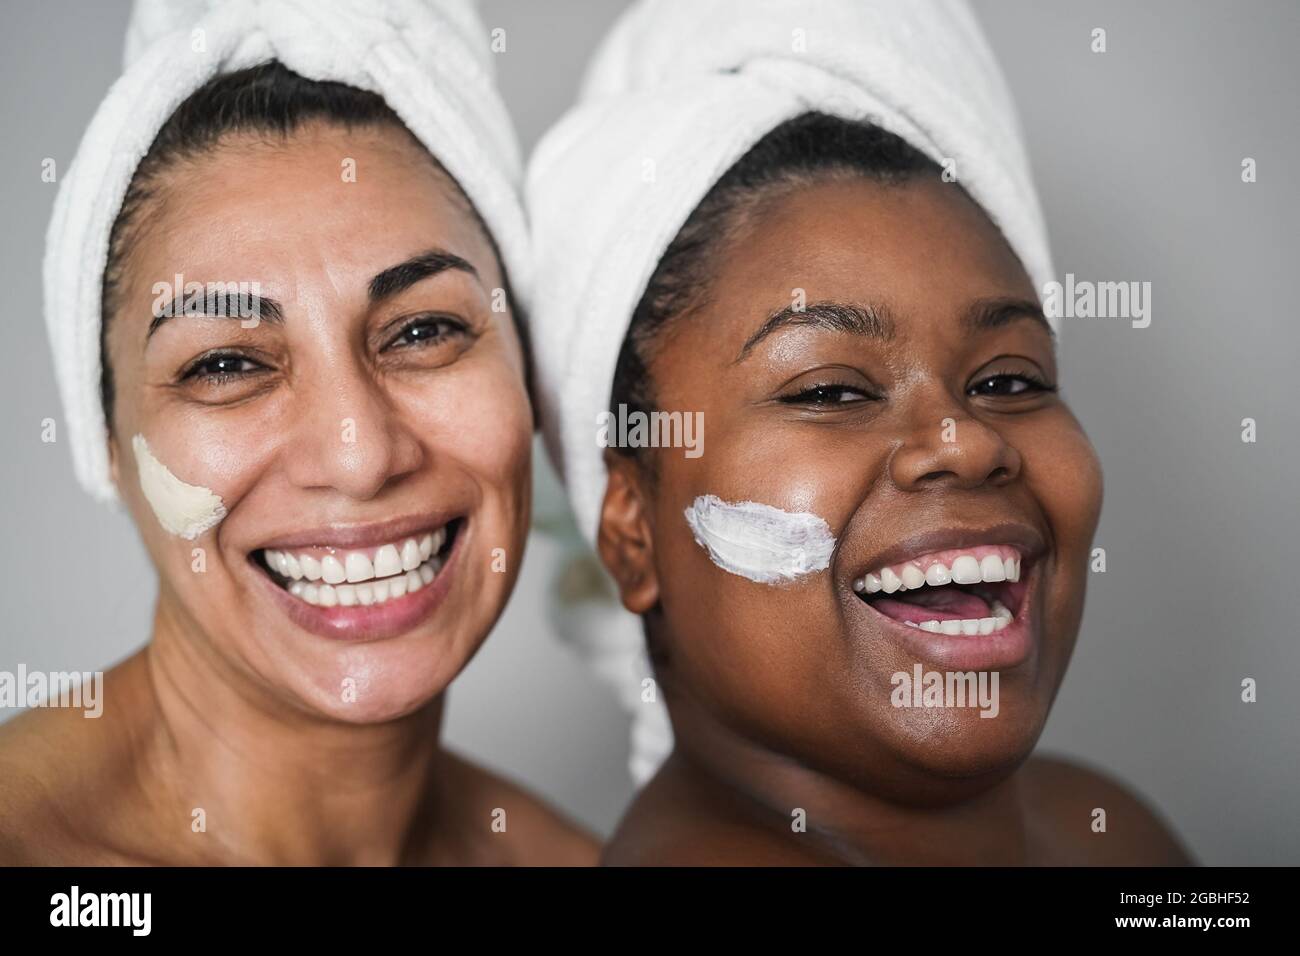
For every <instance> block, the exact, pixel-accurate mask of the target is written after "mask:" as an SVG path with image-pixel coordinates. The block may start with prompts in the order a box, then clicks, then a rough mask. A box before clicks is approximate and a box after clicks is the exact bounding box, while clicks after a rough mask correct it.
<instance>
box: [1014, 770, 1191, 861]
mask: <svg viewBox="0 0 1300 956" xmlns="http://www.w3.org/2000/svg"><path fill="white" fill-rule="evenodd" d="M1021 773H1022V775H1023V776H1022V784H1023V786H1024V788H1025V793H1026V795H1027V797H1028V799H1029V801H1030V807H1031V810H1032V811H1033V813H1034V815H1035V819H1036V822H1037V823H1038V825H1039V826H1040V828H1041V829H1042V831H1043V832H1044V833H1045V834H1047V835H1048V836H1047V839H1048V841H1049V843H1050V846H1051V849H1052V850H1053V852H1054V855H1055V854H1059V855H1061V856H1063V857H1065V859H1064V860H1063V861H1062V862H1069V863H1077V864H1083V865H1088V866H1192V865H1194V863H1195V861H1194V860H1193V859H1192V858H1191V856H1190V854H1189V853H1188V852H1187V850H1186V849H1185V848H1184V847H1183V846H1182V844H1181V843H1180V842H1179V840H1178V838H1177V836H1176V835H1175V834H1174V832H1173V830H1172V829H1171V828H1170V827H1169V825H1168V824H1167V823H1166V822H1165V821H1164V819H1163V818H1162V816H1161V815H1160V814H1159V813H1158V812H1157V811H1156V810H1155V809H1154V808H1152V807H1151V806H1150V805H1149V804H1148V803H1147V802H1146V801H1145V800H1144V799H1143V798H1142V797H1141V796H1140V795H1139V794H1138V793H1137V792H1136V791H1134V790H1132V789H1131V788H1129V787H1127V786H1126V785H1124V784H1123V783H1121V782H1120V781H1119V780H1118V779H1116V778H1115V777H1113V776H1110V775H1109V774H1107V773H1105V772H1104V771H1102V770H1100V769H1098V768H1096V767H1091V766H1088V765H1086V764H1084V763H1082V762H1080V761H1077V760H1073V759H1067V758H1065V757H1059V756H1048V755H1041V756H1040V755H1035V756H1033V757H1031V758H1030V759H1029V760H1028V761H1026V762H1025V765H1024V767H1023V768H1022V769H1021Z"/></svg>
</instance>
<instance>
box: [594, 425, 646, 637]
mask: <svg viewBox="0 0 1300 956" xmlns="http://www.w3.org/2000/svg"><path fill="white" fill-rule="evenodd" d="M605 467H606V470H607V471H608V472H609V481H608V483H607V484H606V486H605V500H604V502H603V503H602V504H601V508H600V529H599V530H598V531H597V533H596V549H597V550H598V551H599V552H600V559H601V561H602V562H603V563H604V565H605V569H606V570H607V571H609V573H610V575H612V576H613V578H614V580H615V581H616V582H617V583H618V590H619V596H620V597H621V598H622V601H623V606H624V607H625V608H627V609H628V610H629V611H631V612H633V613H634V614H644V613H646V612H647V611H649V610H650V609H651V608H653V607H654V606H655V604H656V603H657V602H658V600H659V578H658V576H657V575H656V574H655V565H654V535H653V532H652V531H651V526H650V521H649V520H648V516H647V509H646V501H645V497H644V494H643V484H642V483H643V480H644V479H643V477H642V475H641V474H640V470H641V466H640V464H638V463H637V462H636V461H635V460H634V459H633V458H630V457H628V456H626V455H621V454H619V453H617V452H615V451H612V450H609V449H607V450H606V451H605Z"/></svg>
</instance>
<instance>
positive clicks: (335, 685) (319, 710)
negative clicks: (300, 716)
mask: <svg viewBox="0 0 1300 956" xmlns="http://www.w3.org/2000/svg"><path fill="white" fill-rule="evenodd" d="M449 684H450V680H449V679H442V678H441V677H440V676H439V675H433V674H429V675H423V676H421V675H417V674H411V673H406V674H402V675H392V676H389V677H382V676H381V677H378V678H373V679H369V680H366V679H363V678H353V677H348V676H343V677H339V678H338V680H337V682H334V681H331V680H328V679H327V680H324V681H322V682H320V683H317V684H315V685H314V686H311V687H308V688H304V689H303V690H302V692H300V693H294V692H293V691H290V693H294V696H296V697H297V698H298V700H299V701H300V702H301V704H300V706H301V707H302V708H303V709H305V710H307V711H308V712H309V713H310V714H312V715H315V716H317V717H319V718H322V719H324V720H332V721H338V722H341V723H345V724H354V725H358V726H360V725H366V724H381V723H387V722H389V721H394V720H399V719H401V718H403V717H407V716H409V715H411V714H413V713H415V712H416V711H418V710H420V709H421V708H423V707H426V706H428V705H429V704H430V703H431V702H433V701H434V700H435V699H437V698H438V696H439V695H441V694H442V693H443V691H445V690H446V689H447V687H448V685H449Z"/></svg>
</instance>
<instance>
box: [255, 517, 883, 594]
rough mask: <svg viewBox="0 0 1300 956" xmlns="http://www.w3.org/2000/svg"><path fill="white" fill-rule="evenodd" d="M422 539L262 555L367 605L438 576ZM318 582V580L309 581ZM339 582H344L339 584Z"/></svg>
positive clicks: (314, 587)
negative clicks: (339, 551) (369, 550)
mask: <svg viewBox="0 0 1300 956" xmlns="http://www.w3.org/2000/svg"><path fill="white" fill-rule="evenodd" d="M424 537H425V540H424V541H423V542H421V541H417V540H416V539H415V538H407V539H406V540H405V541H404V542H402V544H401V547H400V548H399V547H398V545H397V544H395V543H394V544H386V545H383V546H382V547H380V548H379V550H377V551H376V552H375V557H374V560H373V562H372V561H371V559H370V557H369V556H368V555H367V554H366V553H364V552H359V551H352V552H349V553H348V554H347V555H345V556H343V560H340V559H339V558H338V557H335V556H334V555H332V554H327V555H325V556H324V557H322V558H319V559H317V558H314V557H312V556H311V555H306V554H303V555H296V556H295V555H290V554H288V553H287V552H283V551H274V550H267V551H266V552H265V558H266V563H267V565H268V566H269V567H271V568H272V569H273V570H276V571H279V572H280V573H281V574H282V575H283V576H284V577H286V578H290V579H291V580H290V581H288V582H287V584H286V590H288V591H289V593H290V594H292V595H294V596H295V597H298V598H301V599H302V600H303V601H305V602H307V603H308V604H316V605H319V606H321V607H355V606H357V605H362V606H370V605H375V604H383V603H384V602H386V601H390V600H393V599H394V598H400V597H404V596H405V595H407V594H413V593H414V592H416V591H418V590H420V588H422V587H424V586H425V585H427V584H430V583H432V582H433V579H434V578H435V577H437V576H438V571H439V570H440V568H441V565H442V562H441V561H440V560H439V559H438V558H437V557H435V556H434V555H435V553H436V552H437V551H438V549H439V548H440V547H441V543H440V542H444V541H445V540H446V534H445V532H441V531H440V532H438V533H436V534H428V535H425V536H424ZM421 548H424V549H426V550H427V551H428V552H429V555H430V556H429V558H428V559H426V560H423V561H421V560H420V551H421ZM410 561H414V565H413V566H412V567H410V568H407V567H405V565H406V564H407V563H408V562H410ZM282 568H283V570H281V569H282ZM303 578H306V579H307V580H303ZM317 581H319V582H320V583H319V584H316V583H311V582H317ZM344 581H347V582H348V583H346V584H344V583H343V582H344ZM877 583H878V579H877ZM861 584H862V582H859V585H861Z"/></svg>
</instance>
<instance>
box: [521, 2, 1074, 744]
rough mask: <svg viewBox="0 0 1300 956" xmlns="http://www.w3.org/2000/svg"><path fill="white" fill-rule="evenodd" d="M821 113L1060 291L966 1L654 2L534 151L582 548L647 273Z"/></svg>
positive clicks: (543, 257) (552, 426)
mask: <svg viewBox="0 0 1300 956" xmlns="http://www.w3.org/2000/svg"><path fill="white" fill-rule="evenodd" d="M810 111H817V112H822V113H829V114H832V115H835V116H841V117H844V118H848V119H854V120H865V121H869V122H871V123H874V124H875V125H877V126H880V127H882V128H884V129H886V130H888V131H890V132H892V133H895V134H897V135H898V136H901V137H902V138H903V139H905V140H906V141H907V142H909V143H911V144H912V145H913V146H915V147H916V148H918V149H919V150H921V151H922V152H923V153H925V154H926V155H928V156H929V157H931V158H932V159H934V160H935V161H937V162H939V163H941V164H942V163H944V162H946V161H949V160H950V161H952V162H953V164H954V166H953V169H954V172H955V175H956V178H957V179H958V180H959V181H960V182H961V183H962V185H963V186H964V187H965V189H966V191H967V192H968V193H969V194H970V195H971V196H972V198H974V199H975V201H976V202H978V203H979V204H980V205H981V207H982V208H983V209H984V210H985V211H986V212H987V214H988V215H989V217H990V218H991V219H992V220H993V222H995V223H996V224H997V225H998V227H999V228H1000V229H1001V231H1002V233H1003V235H1005V237H1006V238H1007V241H1008V243H1009V244H1010V246H1011V247H1012V249H1013V250H1014V251H1015V252H1016V254H1017V255H1018V256H1019V257H1020V260H1021V262H1022V263H1023V265H1024V266H1025V269H1026V271H1027V272H1028V274H1029V276H1030V278H1031V280H1032V281H1033V282H1034V285H1035V287H1037V288H1040V289H1041V288H1042V285H1043V283H1045V282H1047V281H1048V280H1049V279H1050V277H1051V272H1052V266H1051V259H1050V254H1049V250H1048V243H1047V235H1046V230H1045V227H1044V224H1043V219H1042V214H1041V212H1040V210H1039V205H1038V200H1037V197H1036V194H1035V192H1034V186H1033V182H1032V179H1031V177H1030V172H1029V164H1028V161H1027V158H1026V155H1025V151H1024V147H1023V145H1022V142H1021V136H1020V130H1019V127H1018V123H1017V121H1016V117H1015V112H1014V108H1013V105H1012V102H1011V98H1010V95H1009V94H1008V92H1007V89H1006V85H1005V83H1004V81H1003V79H1002V76H1001V74H1000V72H999V70H998V67H997V64H996V63H995V61H994V58H993V55H992V53H991V51H990V49H989V47H988V44H987V42H986V41H985V39H984V37H983V35H982V33H981V32H980V29H979V27H978V25H977V23H976V21H975V18H974V16H973V15H972V13H971V11H970V9H969V8H968V7H967V5H966V4H965V3H964V2H961V0H708V2H703V0H641V2H639V3H637V4H635V5H634V6H633V7H632V8H631V9H629V10H628V11H627V12H626V13H625V14H624V15H623V16H622V17H621V18H620V19H619V21H618V22H617V23H616V24H615V26H614V28H613V29H612V31H611V32H610V34H609V35H608V36H607V37H606V38H605V40H604V41H603V43H602V44H601V46H600V48H599V50H598V51H597V52H596V54H595V57H594V59H593V61H592V63H591V65H590V67H589V69H588V73H587V76H586V79H585V81H584V84H583V87H582V90H581V92H580V95H579V100H578V103H577V104H576V105H575V106H574V107H573V108H572V109H571V110H570V111H569V112H568V113H567V114H566V115H565V116H564V117H563V118H562V119H561V120H560V122H559V123H557V124H556V126H555V127H554V128H553V129H551V130H550V131H549V132H548V133H547V135H546V136H545V137H544V138H543V140H542V141H541V143H540V144H539V145H538V147H537V150H536V152H535V154H534V156H533V158H532V160H531V162H530V165H529V170H528V177H527V185H526V190H525V194H526V199H527V203H528V208H529V215H530V218H531V222H532V229H533V243H534V248H535V250H536V256H535V268H534V275H535V277H536V286H535V304H534V308H533V311H532V313H531V319H532V326H533V329H534V330H535V331H534V336H533V339H534V354H535V359H536V366H537V385H538V389H539V402H540V412H541V416H542V423H543V431H544V435H545V438H546V443H547V447H548V449H549V451H550V453H551V456H552V458H553V460H554V461H555V463H556V465H557V466H558V468H559V470H560V472H561V475H562V477H563V479H564V481H565V485H566V487H567V489H568V492H569V497H570V500H571V502H572V504H573V509H574V512H575V514H576V517H577V522H578V527H579V529H580V530H581V532H582V534H583V537H584V538H586V540H587V541H588V542H589V543H590V542H594V540H595V534H596V529H597V524H598V521H599V512H600V504H601V501H602V499H603V496H604V492H605V483H606V471H605V466H604V461H603V458H602V452H603V449H602V448H600V447H599V445H598V444H597V440H596V434H597V430H598V426H597V416H598V415H599V414H600V413H601V412H602V411H605V410H606V409H607V408H608V406H609V399H610V387H611V384H612V382H613V376H614V367H615V363H616V360H617V358H618V354H619V350H620V348H621V347H622V343H623V338H624V335H625V333H626V331H627V327H628V323H629V321H630V320H631V317H632V313H633V310H634V309H635V308H636V305H637V303H638V301H639V300H640V298H641V295H642V293H643V292H644V291H645V287H646V284H647V282H648V281H649V278H650V276H651V274H652V273H653V272H654V269H655V267H656V266H657V264H658V262H659V259H660V257H661V256H662V255H663V253H664V251H665V250H666V249H667V247H668V245H669V243H671V241H672V240H673V238H674V237H675V236H676V234H677V232H678V230H679V229H680V228H681V226H682V225H683V223H684V222H685V221H686V219H687V217H688V216H689V215H690V213H691V212H692V210H693V209H694V208H695V206H696V205H697V204H698V203H699V202H700V200H701V199H703V198H704V196H705V194H706V193H707V192H708V190H709V188H710V187H711V186H712V185H713V184H714V183H715V182H717V180H718V179H719V178H720V177H721V176H722V175H723V174H724V173H725V172H726V171H727V169H729V168H730V167H731V166H732V165H733V164H734V163H735V162H736V161H737V160H738V159H740V157H741V156H743V155H744V153H745V152H746V151H747V150H748V149H749V148H750V147H751V146H752V145H754V144H755V143H756V142H757V141H758V140H759V139H761V138H762V137H763V136H764V135H765V134H766V133H768V132H769V131H771V130H772V129H773V128H775V127H776V126H779V125H780V124H781V123H782V122H784V121H786V120H788V119H792V118H793V117H795V116H798V115H800V114H802V113H805V112H810ZM626 620H628V621H630V622H632V621H633V619H632V618H631V617H630V616H626ZM629 626H636V624H635V622H633V623H632V624H631V625H629ZM594 639H599V636H598V635H597V636H596V637H595V638H594ZM592 640H593V638H586V639H584V640H583V641H582V642H580V643H585V644H587V645H590V643H591V641H592ZM623 643H625V642H623ZM606 669H607V670H617V669H616V668H608V667H607V668H606ZM624 696H625V697H626V696H627V695H626V694H625V695H624ZM638 714H639V715H640V717H647V714H648V709H647V708H646V707H641V708H640V709H639V711H638ZM648 719H653V720H654V721H655V722H656V724H658V725H660V726H662V720H661V719H660V716H659V715H656V716H655V717H653V718H648ZM646 739H649V738H648V737H647V738H646ZM664 746H666V742H665V743H664ZM661 749H662V748H661ZM659 756H662V753H661V754H660V755H659ZM633 762H634V764H635V765H636V766H638V767H641V768H645V767H653V766H654V765H655V764H656V762H657V760H656V759H652V758H651V757H650V756H648V755H646V754H641V755H634V758H633Z"/></svg>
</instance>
